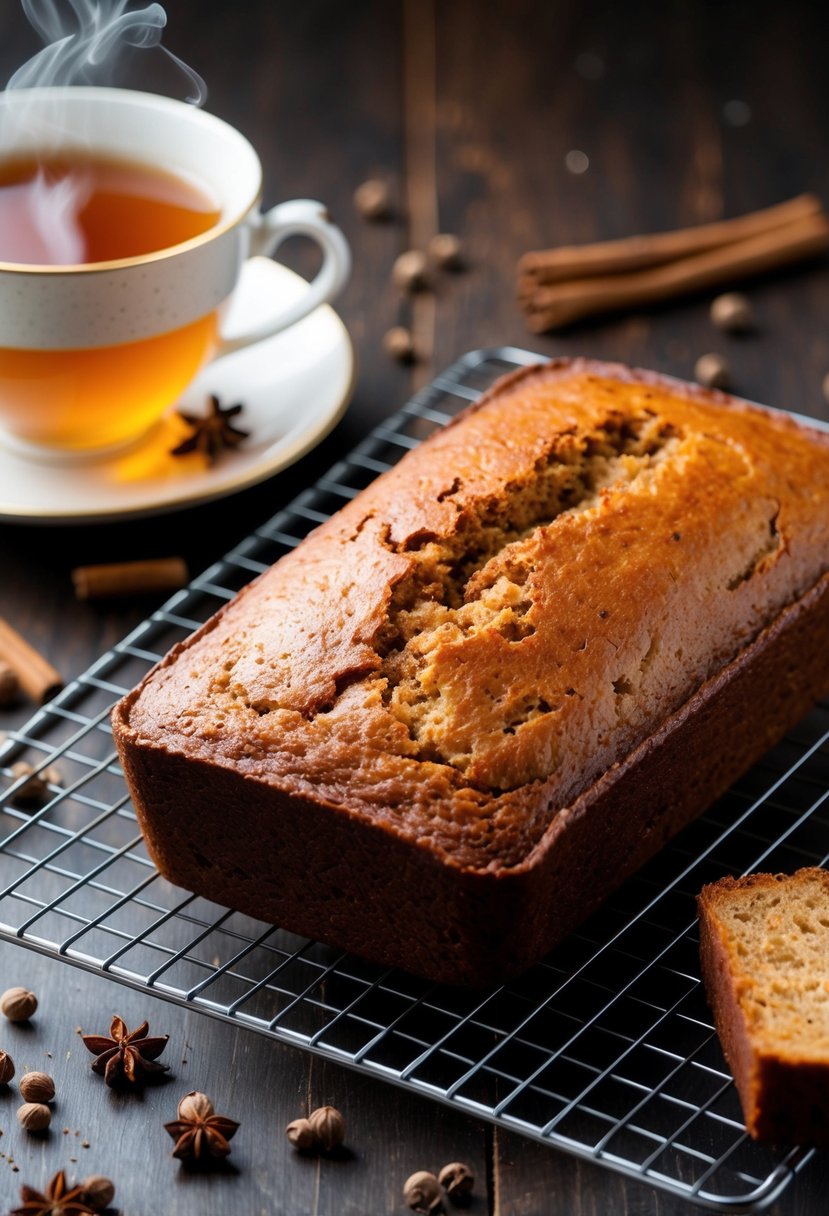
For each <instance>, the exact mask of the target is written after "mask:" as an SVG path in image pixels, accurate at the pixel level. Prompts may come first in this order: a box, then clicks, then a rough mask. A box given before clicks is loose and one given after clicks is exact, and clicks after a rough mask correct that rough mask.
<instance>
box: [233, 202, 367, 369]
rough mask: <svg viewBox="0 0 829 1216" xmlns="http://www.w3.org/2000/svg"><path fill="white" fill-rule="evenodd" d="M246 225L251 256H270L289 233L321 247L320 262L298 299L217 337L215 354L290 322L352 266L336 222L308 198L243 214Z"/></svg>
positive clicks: (332, 291)
mask: <svg viewBox="0 0 829 1216" xmlns="http://www.w3.org/2000/svg"><path fill="white" fill-rule="evenodd" d="M247 224H248V228H249V231H250V250H249V256H250V257H255V256H256V255H257V254H259V255H262V256H264V257H270V256H271V255H272V254H273V253H275V251H276V250H277V248H278V247H279V246H280V245H281V244H282V242H283V241H284V240H285V239H286V238H287V237H289V236H309V237H311V239H312V240H314V241H316V242H317V244H318V245H319V246H320V248H321V249H322V255H323V257H322V266H321V267H320V269H319V271H318V272H317V275H316V277H315V278H314V279H312V281H311V282H310V283H309V284H308V287H307V288H306V290H305V291H304V292H303V293H302V295H301V296H300V297H299V299H297V300H294V301H293V303H291V304H289V305H288V306H287V307H286V308H284V309H283V310H282V311H281V312H280V313H279V315H278V316H277V317H272V318H269V319H268V320H266V321H263V322H262V324H261V325H256V326H254V327H253V328H248V329H247V330H246V331H245V332H244V333H241V334H234V335H233V336H232V337H229V338H224V337H221V336H220V338H219V346H218V349H217V351H216V353H215V355H214V356H213V357H214V358H220V357H221V356H222V355H228V354H231V353H232V352H233V351H235V350H241V349H242V348H243V347H245V346H250V345H251V343H253V342H261V341H262V339H263V338H270V337H272V336H273V335H274V334H278V333H280V332H281V331H282V330H283V329H287V328H288V326H290V325H294V324H295V323H296V322H297V321H300V320H301V319H302V318H303V317H306V316H307V315H308V313H310V312H313V311H314V309H315V308H318V307H319V306H320V304H325V303H326V302H327V301H328V300H331V299H333V297H334V296H335V295H336V294H337V292H338V291H339V290H340V288H341V287H342V286H343V285H344V284H345V281H346V279H347V278H348V274H349V271H350V270H351V251H350V249H349V247H348V242H347V241H346V239H345V237H344V236H343V234H342V232H341V231H340V229H339V228H338V227H337V225H336V224H334V223H332V222H331V218H330V216H329V214H328V210H327V208H326V207H324V206H323V204H322V203H317V202H314V201H313V199H307V198H302V199H293V200H292V201H291V202H288V203H279V204H277V206H276V207H271V209H270V211H266V212H265V214H264V215H261V214H260V213H259V212H256V213H255V214H254V215H252V216H250V217H249V218H248V220H247Z"/></svg>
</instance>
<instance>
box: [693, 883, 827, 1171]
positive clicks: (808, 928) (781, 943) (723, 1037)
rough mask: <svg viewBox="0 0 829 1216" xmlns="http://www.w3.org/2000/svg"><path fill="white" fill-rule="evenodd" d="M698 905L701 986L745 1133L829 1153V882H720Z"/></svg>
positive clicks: (703, 896) (709, 888)
mask: <svg viewBox="0 0 829 1216" xmlns="http://www.w3.org/2000/svg"><path fill="white" fill-rule="evenodd" d="M697 904H698V912H699V928H700V953H701V960H702V976H703V980H704V982H705V988H706V992H707V994H708V1000H709V1003H710V1005H711V1008H712V1009H713V1011H714V1022H715V1025H716V1027H717V1032H718V1034H719V1036H720V1042H721V1043H722V1047H723V1051H724V1053H725V1057H726V1060H727V1061H728V1065H729V1067H730V1069H731V1071H732V1073H733V1075H734V1081H735V1083H736V1085H737V1090H738V1092H739V1094H740V1099H741V1101H742V1104H743V1114H744V1116H745V1121H746V1128H747V1129H748V1131H749V1133H750V1134H751V1135H752V1136H753V1137H754V1138H755V1139H756V1140H765V1141H769V1142H771V1143H778V1144H804V1145H806V1144H808V1145H817V1146H822V1147H829V873H827V871H826V870H822V869H818V868H808V869H803V870H798V871H797V872H796V873H795V874H791V875H789V874H749V875H747V876H746V877H745V878H722V879H720V881H719V882H715V883H711V884H710V885H709V886H707V887H704V888H703V890H702V892H701V894H700V896H699V899H698V901H697Z"/></svg>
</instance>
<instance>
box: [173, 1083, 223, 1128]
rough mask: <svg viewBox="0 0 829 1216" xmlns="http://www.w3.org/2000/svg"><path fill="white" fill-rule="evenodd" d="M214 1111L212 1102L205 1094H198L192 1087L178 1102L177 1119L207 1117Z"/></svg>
mask: <svg viewBox="0 0 829 1216" xmlns="http://www.w3.org/2000/svg"><path fill="white" fill-rule="evenodd" d="M213 1113H214V1111H213V1103H212V1102H211V1101H210V1099H209V1098H208V1096H207V1094H200V1093H199V1092H198V1090H196V1089H194V1090H192V1091H191V1092H190V1093H189V1094H185V1095H184V1097H183V1098H182V1099H181V1101H180V1102H179V1104H178V1117H179V1119H195V1120H197V1121H198V1120H201V1119H209V1118H210V1116H211V1115H212V1114H213Z"/></svg>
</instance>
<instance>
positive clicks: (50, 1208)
mask: <svg viewBox="0 0 829 1216" xmlns="http://www.w3.org/2000/svg"><path fill="white" fill-rule="evenodd" d="M20 1198H21V1199H22V1200H23V1203H22V1205H21V1206H20V1207H19V1208H12V1210H11V1212H10V1213H9V1216H95V1209H94V1208H91V1207H90V1206H89V1204H88V1203H86V1202H85V1200H84V1190H83V1186H82V1185H80V1186H73V1187H70V1186H69V1184H68V1182H67V1181H66V1174H65V1173H64V1172H63V1170H61V1171H60V1172H59V1173H57V1174H55V1176H54V1178H53V1179H52V1180H51V1182H50V1183H49V1185H48V1186H47V1187H46V1194H45V1195H43V1194H41V1192H40V1191H36V1190H34V1189H33V1188H32V1187H30V1186H22V1187H21V1188H20Z"/></svg>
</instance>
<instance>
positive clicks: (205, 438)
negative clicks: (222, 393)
mask: <svg viewBox="0 0 829 1216" xmlns="http://www.w3.org/2000/svg"><path fill="white" fill-rule="evenodd" d="M242 409H243V406H241V405H229V406H227V407H223V406H222V404H221V403H220V401H219V398H218V397H215V396H212V395H211V397H210V412H209V413H208V414H189V413H185V411H184V410H177V411H176V413H177V414H178V416H179V418H181V419H182V420H183V421H184V422H186V423H187V425H188V426H191V427H193V433H192V435H188V436H187V438H186V439H184V440H182V442H181V443H179V444H178V445H177V446H176V447H174V448H172V449H171V451H170V455H171V456H186V455H187V454H188V453H189V452H201V454H202V455H203V456H206V457H207V463H208V464H211V465H212V464H214V463H215V461H216V458H217V457H218V456H219V454H220V453H221V452H223V451H224V450H225V448H237V447H238V446H239V444H240V443H241V442H242V440H243V439H247V438H248V436H249V435H250V431H240V430H239V429H238V427H235V426H231V424H230V419H231V418H235V417H236V415H237V414H240V413H241V412H242Z"/></svg>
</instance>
